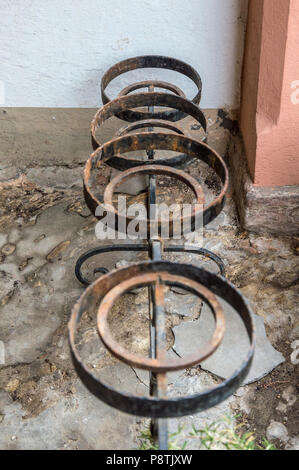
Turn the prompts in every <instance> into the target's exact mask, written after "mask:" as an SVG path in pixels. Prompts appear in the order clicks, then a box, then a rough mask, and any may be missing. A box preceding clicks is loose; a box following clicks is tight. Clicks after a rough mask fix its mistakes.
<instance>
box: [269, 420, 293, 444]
mask: <svg viewBox="0 0 299 470" xmlns="http://www.w3.org/2000/svg"><path fill="white" fill-rule="evenodd" d="M267 438H268V439H269V440H273V439H279V440H280V441H282V442H287V441H288V439H289V435H288V430H287V428H286V427H285V426H284V425H283V424H282V423H278V422H277V421H271V423H270V426H269V427H268V429H267Z"/></svg>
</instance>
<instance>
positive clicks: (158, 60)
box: [69, 56, 255, 450]
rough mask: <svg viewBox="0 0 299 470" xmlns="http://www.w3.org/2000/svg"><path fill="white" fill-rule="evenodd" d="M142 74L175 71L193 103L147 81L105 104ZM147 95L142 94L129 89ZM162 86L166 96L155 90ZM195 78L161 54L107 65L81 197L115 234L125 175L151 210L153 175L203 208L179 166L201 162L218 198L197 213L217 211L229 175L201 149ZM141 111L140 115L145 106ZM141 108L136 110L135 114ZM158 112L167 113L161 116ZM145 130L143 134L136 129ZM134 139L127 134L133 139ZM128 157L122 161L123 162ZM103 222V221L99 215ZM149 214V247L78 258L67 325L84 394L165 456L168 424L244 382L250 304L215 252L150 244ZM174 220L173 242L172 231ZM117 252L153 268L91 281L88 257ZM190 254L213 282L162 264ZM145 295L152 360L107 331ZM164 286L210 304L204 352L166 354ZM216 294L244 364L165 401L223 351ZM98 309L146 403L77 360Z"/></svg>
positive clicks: (123, 220) (106, 339) (157, 241)
mask: <svg viewBox="0 0 299 470" xmlns="http://www.w3.org/2000/svg"><path fill="white" fill-rule="evenodd" d="M142 68H162V69H169V70H174V71H176V72H180V73H182V74H183V75H185V76H187V77H189V78H190V79H191V80H193V82H194V84H195V85H196V87H197V94H196V96H195V97H194V98H193V100H192V101H189V100H187V99H186V97H185V95H184V93H183V91H182V90H180V89H179V88H178V87H176V86H174V85H172V84H171V83H166V82H161V81H146V82H139V83H134V84H132V85H130V86H128V87H127V88H125V89H124V90H122V91H121V92H120V94H119V96H118V98H116V99H114V100H110V98H109V97H108V96H107V94H106V88H107V86H108V85H109V83H110V82H111V81H112V80H113V79H115V78H116V77H118V76H119V75H121V74H123V73H125V72H128V71H130V70H135V69H142ZM144 88H147V89H148V92H146V93H143V92H137V93H133V94H131V93H132V92H133V91H136V90H139V89H144ZM155 88H161V89H164V90H167V91H168V92H169V91H170V92H171V93H160V92H159V93H158V92H156V91H155ZM201 88H202V84H201V79H200V76H199V75H198V73H197V72H196V71H195V70H194V69H193V68H192V67H190V66H189V65H188V64H185V63H184V62H182V61H179V60H176V59H172V58H168V57H161V56H144V57H137V58H132V59H128V60H125V61H122V62H120V63H118V64H116V65H114V66H113V67H111V68H110V69H109V70H108V71H107V72H106V73H105V75H104V76H103V78H102V82H101V91H102V100H103V103H104V106H103V107H102V108H101V109H100V110H99V111H98V112H97V114H96V115H95V118H94V120H93V122H92V125H91V135H92V144H93V148H94V150H95V152H94V153H93V154H92V155H91V156H90V158H89V159H88V160H87V163H86V166H85V170H84V195H85V200H86V204H87V206H88V207H89V209H90V210H91V212H92V213H93V214H96V209H97V207H98V206H101V205H103V204H105V207H106V204H109V205H110V207H111V212H112V213H113V214H112V215H113V216H114V220H116V224H117V229H118V230H120V231H126V228H127V226H128V224H129V223H130V221H131V219H130V217H127V216H125V217H124V216H122V215H121V214H119V213H118V212H117V210H116V209H115V208H114V207H113V204H112V197H113V193H114V191H115V189H116V188H117V186H119V185H120V184H121V183H123V182H124V181H126V180H127V179H128V178H130V177H132V176H135V175H139V174H148V175H149V184H148V197H147V199H148V204H149V205H155V204H156V177H157V175H166V176H171V177H173V178H176V179H178V180H181V181H183V182H184V183H185V184H186V185H187V186H189V188H191V190H192V191H193V192H194V194H195V197H196V200H197V202H198V203H200V204H202V205H203V204H204V195H203V191H202V189H201V186H200V185H199V183H198V182H197V181H196V180H195V179H194V178H193V177H191V176H190V175H189V174H187V173H185V172H184V171H182V170H180V169H179V168H180V167H182V166H184V165H187V164H188V163H190V162H191V161H196V159H198V160H201V161H203V162H205V163H207V164H208V165H209V166H210V167H211V168H212V169H213V170H214V171H215V173H216V174H217V175H218V177H219V178H220V180H221V182H222V185H223V187H222V191H221V192H220V194H219V195H218V196H217V197H216V198H215V199H214V201H213V202H212V203H210V204H208V205H203V209H201V214H200V215H201V216H202V218H203V225H204V226H205V225H207V224H208V223H209V222H211V221H212V220H214V219H215V217H217V216H218V214H219V213H220V212H221V210H222V208H223V205H224V202H225V194H226V191H227V188H228V171H227V168H226V165H225V163H224V161H223V160H222V158H221V157H220V156H219V155H218V154H217V152H215V151H214V150H213V149H212V148H210V147H209V146H208V145H207V144H206V131H207V126H206V119H205V116H204V114H203V112H202V111H201V110H200V108H199V107H198V105H199V102H200V98H201ZM145 107H146V108H147V110H146V111H144V108H145ZM140 108H141V109H142V110H140ZM161 108H167V109H165V110H164V109H163V110H162V111H161V110H160V109H161ZM112 116H117V117H119V118H121V119H122V120H124V121H126V122H127V123H128V124H127V125H126V126H124V127H122V128H121V129H119V131H118V132H117V134H116V135H115V138H113V139H112V140H110V141H109V142H106V143H101V142H99V141H98V140H97V137H96V130H97V128H98V127H100V126H101V125H102V124H103V123H104V122H105V121H106V120H108V119H109V118H110V117H112ZM186 116H192V117H193V118H194V119H195V120H196V121H197V123H198V125H199V126H200V127H201V129H202V130H203V131H204V134H205V137H204V138H203V139H202V140H201V141H199V140H195V139H191V138H190V137H188V136H186V135H185V134H184V131H183V130H182V128H181V127H180V124H179V122H180V121H181V119H183V118H184V117H186ZM155 128H160V129H161V128H162V129H163V128H165V129H167V130H171V131H173V133H169V132H168V133H166V132H165V133H164V132H161V131H160V132H157V131H155ZM143 129H147V132H141V130H143ZM132 132H133V133H132ZM158 149H160V150H168V151H172V152H176V153H178V154H179V155H176V156H175V157H173V156H171V157H170V158H163V159H160V158H159V159H157V158H155V150H158ZM136 150H145V151H146V152H147V157H148V158H147V160H145V161H144V160H143V161H142V160H137V159H133V158H131V157H128V156H127V154H128V153H129V152H132V151H136ZM125 154H126V155H125ZM103 165H109V166H111V167H113V168H115V169H118V170H121V171H122V173H120V174H119V175H117V176H116V177H115V178H113V179H112V180H111V182H110V183H109V184H108V186H107V187H106V189H105V192H104V197H103V200H102V199H101V198H100V197H98V196H97V195H96V194H94V192H93V189H92V184H91V181H92V179H93V174H94V172H95V171H99V169H100V168H101V167H102V166H103ZM196 215H198V214H197V213H196V212H195V211H193V212H192V214H191V227H192V229H193V228H194V222H195V217H196ZM99 218H101V217H99ZM151 222H152V214H150V212H149V208H148V218H147V221H146V224H147V233H148V240H147V244H129V245H110V246H105V247H99V248H95V249H92V250H90V251H88V252H87V253H84V254H83V255H82V256H81V257H80V258H79V259H78V261H77V264H76V268H75V272H76V276H77V278H78V279H79V281H80V282H81V283H82V284H83V285H86V286H88V287H87V288H86V290H85V292H84V293H83V295H82V296H81V298H80V299H79V301H78V302H77V304H76V305H75V307H74V309H73V312H72V316H71V319H70V322H69V338H70V345H71V351H72V356H73V360H74V364H75V367H76V370H77V372H78V374H79V376H80V378H81V379H82V381H83V382H84V384H85V385H86V386H87V387H88V389H89V390H90V391H91V392H92V393H93V394H94V395H95V396H96V397H98V398H100V399H101V400H103V401H104V402H105V403H107V404H109V405H111V406H113V407H115V408H117V409H119V410H121V411H124V412H127V413H131V414H134V415H137V416H143V417H150V418H151V419H152V432H153V436H154V438H155V439H156V440H157V442H158V445H159V448H160V449H161V450H166V449H168V426H167V418H175V417H180V416H186V415H191V414H193V413H198V412H200V411H203V410H206V409H209V408H211V407H213V406H215V405H217V404H218V403H220V402H222V401H223V400H225V399H226V398H227V397H229V396H230V395H232V394H233V393H234V392H235V391H236V389H237V388H238V387H239V386H240V385H241V384H242V382H243V381H244V379H245V377H246V375H247V374H248V371H249V369H250V366H251V362H252V359H253V352H254V343H255V339H254V325H253V317H252V313H251V311H250V307H249V305H248V303H247V301H246V299H245V298H244V297H243V295H242V294H241V293H240V292H239V291H238V289H236V288H235V287H234V286H233V285H232V284H231V283H230V282H228V281H227V280H226V279H225V270H224V265H223V262H222V260H221V259H220V258H219V257H218V256H217V255H215V254H214V253H212V252H210V251H208V250H205V249H202V248H196V247H190V248H188V247H186V246H184V245H178V246H176V245H168V246H167V245H166V244H165V243H164V242H163V241H162V240H161V238H160V236H158V237H152V236H151V232H150V223H151ZM173 222H174V221H173V220H172V221H170V235H171V234H172V230H173ZM157 223H158V233H159V235H160V234H161V226H162V222H160V221H158V222H157ZM113 251H119V252H122V251H133V252H148V255H149V261H147V262H142V263H136V264H134V265H131V266H129V267H125V268H121V269H117V270H114V271H112V272H108V271H107V269H106V268H103V267H100V268H97V269H96V270H95V271H94V272H95V273H96V272H98V273H101V274H102V276H101V277H100V278H98V279H97V280H95V281H94V282H93V283H92V284H90V282H89V281H88V279H86V278H85V277H84V276H83V274H82V271H81V269H82V265H83V264H84V263H85V262H86V260H88V259H89V258H91V257H93V256H95V255H99V254H102V253H107V252H113ZM164 252H165V253H166V252H176V253H179V252H181V253H182V252H189V253H193V254H194V255H196V254H197V255H201V256H205V257H207V258H209V259H212V260H213V261H214V262H215V263H216V264H217V265H218V267H219V275H216V274H213V273H211V272H209V271H206V270H204V269H202V268H199V267H196V266H193V265H188V264H181V263H171V262H167V261H163V260H162V258H163V253H164ZM144 286H148V289H149V330H150V351H149V357H140V356H138V355H136V354H134V353H131V352H129V351H127V350H126V349H124V348H123V347H121V346H120V345H119V344H118V343H117V342H116V341H115V339H114V338H113V335H112V333H111V331H110V329H109V323H108V316H109V312H110V311H111V308H112V307H113V304H114V303H115V301H116V300H117V299H118V298H119V297H120V296H121V295H123V294H124V293H126V292H128V291H130V290H132V289H135V288H137V287H144ZM164 286H175V287H179V288H183V289H184V290H186V291H188V292H190V293H192V294H194V295H195V296H197V297H199V298H201V299H202V300H203V301H204V302H206V303H207V304H208V306H209V308H210V310H211V312H212V314H213V316H214V319H215V330H214V333H213V335H212V337H211V338H210V339H209V341H208V342H207V343H206V345H205V346H204V347H203V348H201V349H200V350H198V351H197V352H196V353H195V354H192V355H190V356H188V357H184V358H180V357H177V358H176V359H169V358H168V357H167V347H166V328H165V311H164V291H163V287H164ZM216 296H219V297H221V298H222V299H224V300H225V301H227V302H228V303H229V304H230V305H231V306H232V307H233V308H234V309H235V310H236V311H237V313H238V314H239V316H240V317H241V319H242V320H243V323H244V325H245V328H246V331H247V334H248V337H249V340H250V348H249V351H248V354H247V357H246V358H244V361H243V363H242V365H241V367H240V368H239V370H237V371H236V372H235V373H234V374H233V375H232V377H230V378H229V379H227V380H226V381H224V382H223V383H221V384H220V385H218V386H217V387H215V388H214V389H211V390H208V391H205V392H202V393H198V394H196V395H193V396H188V397H175V398H167V372H171V371H177V370H181V369H185V368H187V367H191V366H195V365H198V364H200V363H201V362H202V361H203V360H204V359H206V358H208V357H209V356H211V355H212V354H213V353H214V352H215V350H216V349H217V348H218V346H219V345H220V343H221V341H222V339H223V336H224V331H225V318H224V313H223V310H222V307H221V305H220V303H219V301H218V299H217V297H216ZM87 311H94V312H97V328H98V332H99V335H100V337H101V340H102V342H103V343H104V345H105V346H106V347H107V349H108V350H109V351H110V352H111V353H112V354H113V355H114V356H116V357H117V358H118V359H120V360H121V361H123V362H124V363H126V364H129V365H130V366H132V367H136V368H139V369H144V370H147V371H149V374H150V396H149V397H143V396H133V395H130V394H129V393H124V392H120V391H117V390H115V389H114V388H112V387H110V386H109V385H107V384H105V383H104V382H103V381H101V380H99V378H98V377H96V376H95V374H94V373H93V371H92V370H91V369H90V368H89V367H88V366H87V365H86V363H84V361H83V360H82V359H81V357H80V351H79V348H78V346H77V343H76V335H77V328H78V326H79V324H80V320H81V318H82V316H83V314H84V313H85V312H87Z"/></svg>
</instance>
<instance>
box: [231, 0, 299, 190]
mask: <svg viewBox="0 0 299 470" xmlns="http://www.w3.org/2000/svg"><path fill="white" fill-rule="evenodd" d="M296 80H297V81H298V88H299V0H250V2H249V16H248V30H247V37H246V50H245V57H244V67H243V85H242V102H241V116H240V123H241V130H242V134H243V138H244V145H245V151H246V155H247V159H248V164H249V169H250V172H251V176H252V178H253V182H254V184H256V185H257V186H286V185H294V184H299V92H298V95H297V94H296V89H292V88H291V87H292V84H294V82H295V81H296ZM297 96H298V104H295V103H296V102H297V99H296V97H297Z"/></svg>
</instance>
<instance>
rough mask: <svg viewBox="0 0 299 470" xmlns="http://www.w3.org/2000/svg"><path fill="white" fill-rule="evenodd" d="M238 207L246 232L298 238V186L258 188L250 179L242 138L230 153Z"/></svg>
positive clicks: (235, 141)
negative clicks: (296, 236) (295, 236)
mask: <svg viewBox="0 0 299 470" xmlns="http://www.w3.org/2000/svg"><path fill="white" fill-rule="evenodd" d="M229 155H230V163H231V168H232V175H233V181H234V187H235V190H236V203H237V206H238V211H239V216H240V219H241V224H242V226H243V228H244V229H245V230H248V231H249V232H256V233H272V234H285V235H296V234H298V232H299V185H298V186H284V187H276V188H262V187H257V186H255V185H254V184H253V183H252V181H251V178H250V176H249V172H248V167H247V162H246V159H245V151H244V148H243V145H242V142H241V139H240V138H239V137H237V136H236V137H234V139H233V140H232V142H231V146H230V149H229Z"/></svg>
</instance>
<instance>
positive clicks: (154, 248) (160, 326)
mask: <svg viewBox="0 0 299 470" xmlns="http://www.w3.org/2000/svg"><path fill="white" fill-rule="evenodd" d="M148 91H149V92H152V91H154V87H153V85H150V86H149V88H148ZM148 111H149V112H150V113H153V112H154V106H149V107H148ZM148 130H149V131H152V130H153V128H152V127H149V129H148ZM146 153H147V156H148V159H149V160H154V156H155V153H154V150H148V151H147V152H146ZM155 205H156V176H154V175H150V177H149V186H148V218H150V219H153V220H155V219H156V210H155ZM148 241H149V249H150V257H151V259H152V260H153V261H160V260H161V258H162V253H161V251H162V250H161V242H160V241H157V240H151V237H150V234H149V240H148ZM149 311H150V352H149V353H150V357H152V358H162V357H164V356H165V354H166V333H165V311H164V288H163V284H162V283H161V282H160V280H159V281H158V282H157V283H156V284H155V285H152V286H150V287H149ZM166 392H167V377H166V374H155V373H152V372H150V394H151V395H152V396H155V397H160V398H163V397H166ZM151 429H152V435H153V438H154V439H155V440H157V442H158V446H159V449H160V450H168V424H167V420H166V419H152V422H151Z"/></svg>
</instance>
